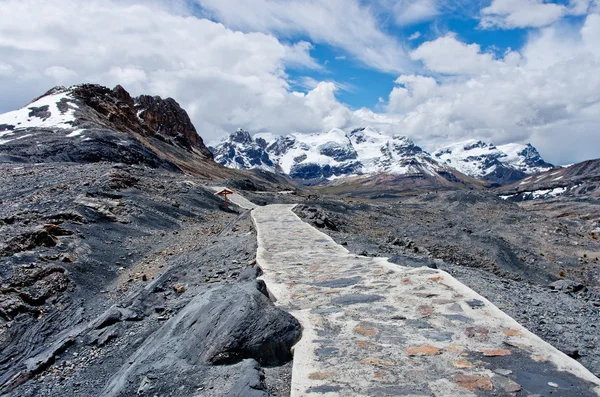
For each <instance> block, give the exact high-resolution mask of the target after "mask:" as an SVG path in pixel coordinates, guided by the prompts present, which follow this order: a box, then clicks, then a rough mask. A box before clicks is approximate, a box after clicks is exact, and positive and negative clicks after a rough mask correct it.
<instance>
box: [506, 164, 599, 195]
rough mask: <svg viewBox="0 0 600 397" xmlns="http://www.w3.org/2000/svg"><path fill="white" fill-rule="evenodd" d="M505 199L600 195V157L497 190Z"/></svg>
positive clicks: (531, 177)
mask: <svg viewBox="0 0 600 397" xmlns="http://www.w3.org/2000/svg"><path fill="white" fill-rule="evenodd" d="M496 191H497V192H498V193H499V194H500V195H501V196H502V197H503V198H504V199H506V200H510V201H515V202H520V201H527V200H535V199H538V198H549V199H551V198H554V197H558V196H567V197H580V198H582V199H583V200H584V201H585V199H587V198H590V197H592V198H596V199H597V198H598V197H600V159H596V160H589V161H584V162H582V163H578V164H573V165H571V166H569V167H561V168H557V169H554V170H551V171H547V172H543V173H540V174H536V175H531V176H529V177H527V178H524V179H523V180H521V181H518V182H516V183H513V184H511V185H508V186H503V187H501V188H498V189H497V190H496Z"/></svg>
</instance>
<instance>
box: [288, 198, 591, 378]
mask: <svg viewBox="0 0 600 397" xmlns="http://www.w3.org/2000/svg"><path fill="white" fill-rule="evenodd" d="M540 201H544V200H540ZM531 203H533V202H531ZM536 204H538V205H539V201H538V202H536ZM547 205H548V204H546V205H542V206H541V207H539V206H536V207H530V206H519V205H517V204H514V203H511V202H507V201H505V200H503V199H501V198H499V197H497V196H496V195H494V194H490V193H487V192H474V191H463V192H456V191H455V192H440V193H427V194H422V195H417V196H414V197H411V198H405V199H402V200H391V201H390V200H388V201H381V200H379V201H376V202H374V201H368V200H356V199H344V200H339V199H336V200H328V199H325V198H319V197H317V196H315V197H313V199H312V200H310V201H308V202H307V203H305V204H304V205H301V206H299V207H297V209H296V211H297V213H298V214H299V215H300V216H301V217H303V219H305V221H307V222H310V223H311V224H313V225H315V226H316V227H318V228H320V229H322V230H323V231H325V232H326V233H328V234H329V235H330V236H332V237H333V238H334V239H335V240H336V242H338V243H340V244H342V245H345V246H346V247H347V248H348V249H349V250H350V251H351V252H354V253H357V254H361V255H368V256H385V257H389V258H390V259H391V260H392V261H393V262H395V263H398V264H401V265H404V266H406V265H408V266H430V267H436V268H441V269H443V270H446V271H448V272H449V273H451V274H452V275H454V276H455V277H457V278H458V279H459V280H460V281H462V282H463V283H464V284H466V285H468V286H470V287H471V288H473V289H474V290H475V291H476V292H478V293H480V294H482V295H483V296H485V297H486V298H487V299H489V300H490V301H491V302H493V303H494V304H496V305H497V306H498V307H499V308H500V309H502V310H504V311H505V312H506V313H508V314H509V315H511V316H512V317H514V318H515V319H517V320H518V321H519V322H520V323H521V324H523V325H524V326H526V327H527V328H528V329H530V330H531V331H533V332H535V333H537V334H538V335H539V336H541V337H542V338H543V339H545V340H546V341H548V342H550V343H552V344H553V345H554V346H556V347H558V348H559V349H561V350H562V351H563V352H565V353H566V354H568V355H570V356H571V357H573V358H576V359H577V360H579V361H580V362H581V363H583V364H584V365H585V366H586V367H587V368H588V369H590V370H591V371H592V372H593V373H595V374H596V375H600V350H599V349H598V343H599V338H600V331H599V329H598V324H599V319H600V317H599V316H600V262H599V260H600V259H599V258H600V241H598V239H597V236H598V228H599V227H600V218H599V216H598V214H600V207H599V205H600V202H598V201H597V200H592V199H590V200H589V202H587V203H586V204H585V205H584V206H582V205H581V202H580V200H568V199H564V200H562V201H561V202H560V204H556V206H558V205H560V206H562V208H563V211H564V210H565V209H567V208H568V209H570V211H567V212H566V213H565V212H562V213H561V214H559V213H557V212H555V211H552V210H549V208H548V207H547ZM585 214H587V216H584V215H585ZM591 214H594V215H591Z"/></svg>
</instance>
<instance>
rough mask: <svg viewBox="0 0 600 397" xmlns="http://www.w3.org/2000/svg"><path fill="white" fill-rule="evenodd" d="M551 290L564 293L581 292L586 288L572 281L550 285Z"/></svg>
mask: <svg viewBox="0 0 600 397" xmlns="http://www.w3.org/2000/svg"><path fill="white" fill-rule="evenodd" d="M548 287H549V288H550V289H553V290H557V291H564V292H579V291H581V290H582V289H583V288H585V286H584V285H583V284H581V283H578V282H577V281H572V280H558V281H555V282H553V283H552V284H550V285H548Z"/></svg>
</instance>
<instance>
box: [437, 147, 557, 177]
mask: <svg viewBox="0 0 600 397" xmlns="http://www.w3.org/2000/svg"><path fill="white" fill-rule="evenodd" d="M433 156H434V157H435V158H436V159H438V160H440V161H441V162H443V163H444V164H446V165H448V166H450V167H453V168H455V169H457V170H458V171H460V172H462V173H463V174H466V175H469V176H472V177H474V178H479V179H482V180H484V181H489V182H491V183H493V184H496V185H506V184H510V183H513V182H516V181H518V180H520V179H522V178H524V177H526V176H527V175H530V174H535V173H538V172H543V171H547V170H549V169H552V168H554V166H553V165H552V164H549V163H546V162H545V161H544V160H543V159H542V157H541V156H540V154H539V153H538V151H537V150H536V149H535V148H534V147H533V146H532V145H531V144H526V145H520V144H516V143H511V144H507V145H502V146H495V145H492V144H488V143H485V142H482V141H477V140H474V139H472V140H468V141H464V142H459V143H456V144H453V145H450V146H446V147H444V148H441V149H438V150H436V151H435V152H434V153H433Z"/></svg>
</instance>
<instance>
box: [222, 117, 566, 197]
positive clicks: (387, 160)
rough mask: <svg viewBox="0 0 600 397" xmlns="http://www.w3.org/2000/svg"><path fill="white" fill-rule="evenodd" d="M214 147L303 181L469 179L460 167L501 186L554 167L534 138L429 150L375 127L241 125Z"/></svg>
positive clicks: (237, 164)
mask: <svg viewBox="0 0 600 397" xmlns="http://www.w3.org/2000/svg"><path fill="white" fill-rule="evenodd" d="M210 149H211V151H212V152H213V153H214V156H215V160H216V161H217V162H218V163H220V164H222V165H224V166H226V167H229V168H237V169H253V168H259V169H263V170H267V171H271V172H276V173H283V174H285V175H288V176H290V177H291V178H292V179H294V180H296V181H299V182H301V183H303V184H324V183H325V184H329V183H332V182H334V181H336V180H338V179H340V178H355V177H366V176H373V175H381V174H386V175H390V176H396V177H398V176H418V175H421V176H423V177H425V178H431V177H439V176H441V177H442V178H443V179H446V180H451V181H455V180H456V179H458V180H462V179H464V178H462V177H460V176H457V173H456V171H458V172H459V173H461V174H463V175H466V176H468V177H471V178H476V179H479V180H483V181H485V182H488V185H490V186H494V185H495V186H500V185H506V184H510V183H513V182H515V181H518V180H520V179H522V178H524V177H526V176H527V175H531V174H534V173H537V172H543V171H547V170H550V169H552V168H554V166H553V165H552V164H549V163H547V162H545V161H544V160H543V159H542V158H541V156H540V154H539V153H538V151H537V150H536V149H535V148H534V147H533V146H532V145H531V144H526V145H522V144H507V145H503V146H495V145H492V144H488V143H485V142H482V141H476V140H468V141H464V142H459V143H456V144H453V145H450V146H447V147H444V148H441V149H439V150H436V151H435V152H433V153H432V154H430V153H428V152H426V151H424V150H423V149H422V148H420V147H419V146H417V145H416V144H415V143H414V142H413V141H412V140H411V139H410V138H407V137H405V136H400V135H393V136H390V135H386V134H384V133H382V132H380V131H377V130H375V129H374V128H371V127H365V128H357V129H354V130H352V131H350V132H344V131H342V130H340V129H337V128H334V129H332V130H330V131H326V132H322V133H314V134H300V133H293V134H290V135H287V136H275V135H272V134H264V133H263V134H260V133H259V134H256V135H254V137H252V136H251V135H250V133H249V132H248V131H245V130H243V129H238V130H237V131H235V132H234V133H232V134H231V135H230V136H229V137H228V138H226V139H224V140H223V141H221V142H220V143H219V144H217V145H215V146H214V147H211V148H210ZM449 174H452V177H450V179H448V177H447V176H448V175H449Z"/></svg>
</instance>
